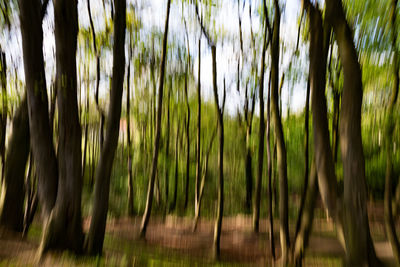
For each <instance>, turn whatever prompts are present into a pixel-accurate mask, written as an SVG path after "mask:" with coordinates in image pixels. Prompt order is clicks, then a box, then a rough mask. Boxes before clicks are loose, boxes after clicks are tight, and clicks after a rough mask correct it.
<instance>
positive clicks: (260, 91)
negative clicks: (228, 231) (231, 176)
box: [253, 0, 271, 232]
mask: <svg viewBox="0 0 400 267" xmlns="http://www.w3.org/2000/svg"><path fill="white" fill-rule="evenodd" d="M263 6H264V20H265V25H264V41H263V50H262V54H261V72H260V82H259V89H258V97H259V101H260V126H259V130H258V135H259V136H258V165H257V180H256V189H255V190H256V192H255V200H254V205H253V230H254V232H258V228H259V220H260V201H261V182H262V173H263V161H264V140H265V119H264V72H265V71H264V69H265V53H266V51H267V44H268V43H269V39H270V37H268V42H267V32H269V33H271V27H270V25H269V19H268V13H267V5H266V3H265V0H264V1H263Z"/></svg>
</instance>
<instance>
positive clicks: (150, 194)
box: [140, 0, 171, 238]
mask: <svg viewBox="0 0 400 267" xmlns="http://www.w3.org/2000/svg"><path fill="white" fill-rule="evenodd" d="M170 6H171V0H168V2H167V16H166V19H165V29H164V38H163V50H162V58H161V65H160V80H159V81H160V83H159V88H158V99H157V100H158V101H157V102H158V103H157V104H158V110H157V122H156V136H155V140H154V152H153V159H152V164H151V172H150V179H149V187H148V190H147V199H146V208H145V211H144V214H143V219H142V224H141V226H140V236H141V237H142V238H144V237H145V235H146V229H147V224H148V223H149V219H150V213H151V207H152V203H153V192H154V182H155V178H156V171H157V162H158V151H159V146H160V133H161V115H162V99H163V91H164V75H165V61H166V56H167V39H168V24H169V10H170Z"/></svg>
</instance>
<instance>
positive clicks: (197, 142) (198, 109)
mask: <svg viewBox="0 0 400 267" xmlns="http://www.w3.org/2000/svg"><path fill="white" fill-rule="evenodd" d="M198 42H199V56H198V57H199V67H198V68H199V69H198V75H197V76H198V85H197V140H196V182H195V183H196V185H195V197H194V203H195V205H194V209H195V217H198V215H197V213H198V212H196V211H197V210H200V209H199V207H198V206H199V204H200V192H199V190H200V189H199V182H200V181H199V180H200V172H201V170H200V155H201V154H200V148H201V143H200V133H201V132H200V129H201V76H200V74H201V35H200V38H199V41H198ZM196 215H197V216H196Z"/></svg>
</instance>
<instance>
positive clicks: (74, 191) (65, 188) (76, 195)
mask: <svg viewBox="0 0 400 267" xmlns="http://www.w3.org/2000/svg"><path fill="white" fill-rule="evenodd" d="M54 13H55V15H54V17H55V39H56V67H57V73H56V86H57V91H58V92H59V93H58V94H57V106H58V119H59V123H58V126H59V128H58V133H59V142H58V153H57V154H58V157H57V158H58V190H57V198H56V203H55V206H54V207H53V209H52V211H51V214H50V217H49V220H48V223H47V225H46V227H45V230H44V233H43V237H42V243H41V247H40V249H41V250H42V252H45V251H46V250H47V249H48V248H67V249H71V250H73V251H75V252H77V253H80V252H82V246H83V231H82V216H81V195H82V162H81V160H82V150H81V149H82V148H81V138H82V134H81V126H80V124H79V114H78V103H77V78H76V49H77V34H78V10H77V1H68V0H57V1H55V2H54ZM51 145H52V143H51ZM34 159H35V160H36V156H35V155H34Z"/></svg>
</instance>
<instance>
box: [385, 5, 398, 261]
mask: <svg viewBox="0 0 400 267" xmlns="http://www.w3.org/2000/svg"><path fill="white" fill-rule="evenodd" d="M397 2H398V1H397V0H392V9H391V18H390V19H391V27H392V32H391V38H392V50H393V52H394V58H393V75H394V83H393V89H392V96H391V98H390V103H389V107H388V110H387V115H386V116H387V118H386V177H385V195H384V214H385V228H386V233H387V235H388V239H389V241H390V245H391V246H392V251H393V255H394V256H395V257H396V260H397V262H398V263H400V242H399V239H398V237H397V233H396V226H395V222H394V219H393V213H392V181H393V176H394V175H393V156H392V153H393V147H392V146H393V145H392V144H393V131H394V126H395V123H394V116H393V115H394V114H393V113H394V108H395V104H396V101H397V97H398V94H399V63H398V60H399V53H398V50H397V46H396V39H397V30H396V9H397Z"/></svg>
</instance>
